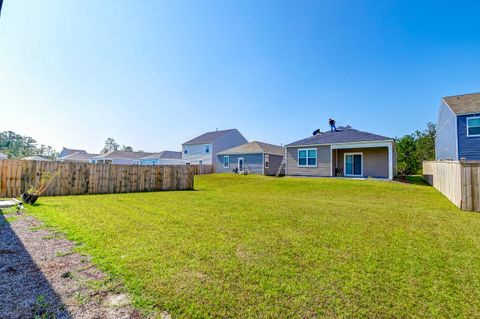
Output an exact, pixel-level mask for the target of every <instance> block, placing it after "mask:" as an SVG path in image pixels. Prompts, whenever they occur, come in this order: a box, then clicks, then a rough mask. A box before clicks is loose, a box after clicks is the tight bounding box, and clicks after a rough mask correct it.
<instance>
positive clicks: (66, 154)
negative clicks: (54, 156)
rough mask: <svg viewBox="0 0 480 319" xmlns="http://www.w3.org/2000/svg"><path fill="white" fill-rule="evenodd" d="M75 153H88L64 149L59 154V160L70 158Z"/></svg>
mask: <svg viewBox="0 0 480 319" xmlns="http://www.w3.org/2000/svg"><path fill="white" fill-rule="evenodd" d="M74 153H87V151H85V150H77V149H73V148H66V147H64V148H63V149H62V151H61V152H60V153H59V154H58V158H62V157H65V156H68V155H72V154H74Z"/></svg>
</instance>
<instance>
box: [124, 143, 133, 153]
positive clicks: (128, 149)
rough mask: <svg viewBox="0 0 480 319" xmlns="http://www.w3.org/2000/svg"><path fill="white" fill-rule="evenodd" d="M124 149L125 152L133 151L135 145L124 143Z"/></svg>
mask: <svg viewBox="0 0 480 319" xmlns="http://www.w3.org/2000/svg"><path fill="white" fill-rule="evenodd" d="M122 151H124V152H133V147H131V146H128V145H123V146H122Z"/></svg>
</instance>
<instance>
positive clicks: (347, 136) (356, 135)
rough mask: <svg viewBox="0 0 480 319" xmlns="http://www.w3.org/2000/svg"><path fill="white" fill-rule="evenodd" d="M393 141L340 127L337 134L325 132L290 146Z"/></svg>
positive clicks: (388, 138)
mask: <svg viewBox="0 0 480 319" xmlns="http://www.w3.org/2000/svg"><path fill="white" fill-rule="evenodd" d="M385 140H393V138H390V137H386V136H381V135H377V134H372V133H369V132H363V131H358V130H355V129H353V128H351V127H349V126H347V127H341V126H340V127H338V129H337V131H336V132H331V131H327V132H323V133H319V134H317V135H313V136H310V137H307V138H305V139H303V140H299V141H296V142H293V143H290V144H288V145H285V146H286V147H289V146H300V145H322V144H336V143H349V142H372V141H385Z"/></svg>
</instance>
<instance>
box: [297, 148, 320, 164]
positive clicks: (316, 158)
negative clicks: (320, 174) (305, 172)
mask: <svg viewBox="0 0 480 319" xmlns="http://www.w3.org/2000/svg"><path fill="white" fill-rule="evenodd" d="M300 151H306V152H307V157H306V158H305V159H306V164H305V165H300ZM308 151H315V165H308ZM317 166H318V150H317V149H316V148H299V149H298V150H297V167H317Z"/></svg>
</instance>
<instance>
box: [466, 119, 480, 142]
mask: <svg viewBox="0 0 480 319" xmlns="http://www.w3.org/2000/svg"><path fill="white" fill-rule="evenodd" d="M472 119H480V116H470V117H467V123H466V124H467V137H480V134H473V135H471V134H470V130H469V128H470V127H469V125H468V120H472ZM474 127H477V126H474Z"/></svg>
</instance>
